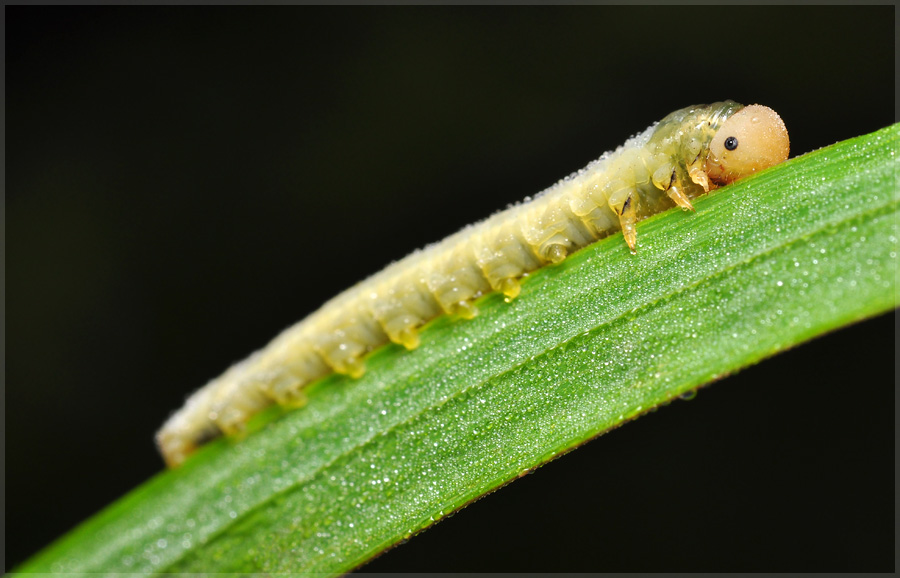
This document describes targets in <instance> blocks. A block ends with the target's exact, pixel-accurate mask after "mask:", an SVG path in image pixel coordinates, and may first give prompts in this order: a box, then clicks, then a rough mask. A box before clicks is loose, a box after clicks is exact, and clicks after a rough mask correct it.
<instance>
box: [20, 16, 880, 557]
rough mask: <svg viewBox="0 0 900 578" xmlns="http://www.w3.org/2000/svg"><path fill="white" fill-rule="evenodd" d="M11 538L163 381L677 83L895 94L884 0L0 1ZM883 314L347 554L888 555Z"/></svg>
mask: <svg viewBox="0 0 900 578" xmlns="http://www.w3.org/2000/svg"><path fill="white" fill-rule="evenodd" d="M5 17H6V81H7V84H6V122H7V125H6V145H7V154H6V170H7V172H6V186H7V189H6V190H7V198H6V210H7V217H6V226H7V230H6V234H7V237H6V238H7V240H8V246H7V251H6V256H7V265H8V272H9V275H8V279H7V285H6V287H7V290H8V294H7V299H6V304H7V313H8V318H7V320H6V330H7V338H8V341H7V347H6V353H7V365H6V378H7V381H6V384H7V387H6V436H7V437H6V450H7V454H6V460H7V461H6V482H7V487H6V512H5V513H6V529H7V533H6V547H7V560H6V562H7V568H9V567H11V566H13V565H15V564H17V563H20V562H22V561H23V560H24V559H25V558H27V557H28V556H29V555H31V554H33V553H35V552H36V551H37V550H38V549H39V548H40V547H42V546H44V545H46V544H48V543H49V542H50V541H52V540H53V539H55V538H57V537H59V536H60V535H62V534H63V533H64V532H66V531H67V530H69V529H71V528H72V527H73V526H74V525H76V524H77V523H78V522H80V521H82V520H84V519H85V518H87V517H88V516H90V515H91V514H93V513H95V512H97V511H98V510H99V509H100V508H102V507H103V506H105V505H107V504H109V503H110V502H112V501H113V500H115V499H116V498H118V497H120V496H122V495H123V494H125V493H126V492H128V491H129V490H131V489H132V488H134V487H135V486H137V485H138V484H140V483H141V482H143V481H145V480H146V479H148V478H149V477H150V476H152V475H154V474H155V473H156V472H158V471H160V470H161V469H162V462H161V461H160V459H159V457H158V456H157V453H156V450H155V448H154V446H153V441H152V440H153V433H154V431H155V430H156V428H157V427H158V426H159V425H160V424H161V423H162V421H163V420H164V419H165V418H166V416H167V415H168V414H169V412H171V411H172V410H173V409H175V408H176V407H178V406H179V405H180V404H181V403H182V401H183V399H184V397H185V395H186V394H187V393H188V392H190V391H191V390H193V389H195V388H197V387H198V386H200V385H202V384H203V383H204V382H205V381H206V380H207V379H209V378H211V377H213V376H215V375H217V374H218V373H219V372H220V371H221V370H223V369H224V368H225V367H226V366H227V365H229V364H230V363H231V362H232V361H235V360H236V359H239V358H241V357H243V356H245V355H246V354H248V353H250V352H251V351H252V350H254V349H256V348H257V347H259V346H261V345H262V344H264V343H265V342H267V341H268V339H269V338H271V337H273V336H274V335H275V334H276V333H277V332H278V331H280V330H281V329H282V328H284V327H285V326H287V325H288V324H290V323H292V322H294V321H296V320H298V319H300V318H302V317H303V316H305V315H306V314H308V313H309V312H311V311H312V310H314V309H315V308H316V307H317V306H318V305H320V304H321V303H322V302H323V301H324V300H326V299H327V298H329V297H331V296H332V295H334V294H335V293H337V292H338V291H340V290H342V289H344V288H346V287H347V286H349V285H350V284H352V283H353V282H355V281H358V280H360V279H361V278H363V277H364V276H366V275H368V274H370V273H372V272H375V271H377V270H379V269H380V268H381V267H382V266H384V265H385V264H387V263H388V262H389V261H391V260H393V259H396V258H399V257H402V256H403V255H404V254H406V253H408V252H409V251H411V250H412V249H414V248H416V247H418V246H422V245H424V244H426V243H428V242H431V241H436V240H438V239H440V238H442V237H444V236H445V235H447V234H449V233H452V232H454V231H455V230H457V229H458V228H460V227H461V226H463V225H465V224H467V223H470V222H473V221H475V220H478V219H480V218H483V217H485V216H487V215H489V214H490V213H492V212H493V211H495V210H498V209H501V208H503V207H504V206H505V205H506V204H507V203H510V202H513V201H516V200H518V199H520V198H522V197H523V196H525V195H528V194H532V193H535V192H537V191H539V190H541V189H543V188H545V187H546V186H548V185H550V184H552V183H553V182H555V181H556V180H557V179H559V178H560V177H562V176H564V175H566V174H568V173H570V172H572V171H574V170H576V169H578V168H580V167H582V166H584V165H585V164H587V162H588V161H590V160H592V159H594V158H596V157H597V156H599V155H600V154H601V153H602V152H603V151H605V150H607V149H611V148H614V147H615V146H617V145H618V144H620V143H621V142H623V141H624V140H625V139H626V138H627V137H628V136H630V135H631V134H633V133H635V132H638V131H640V130H642V129H644V128H645V127H646V126H647V125H649V124H650V123H651V122H652V121H654V120H657V119H659V118H661V117H663V116H664V115H665V114H667V113H668V112H670V111H672V110H674V109H676V108H681V107H684V106H687V105H690V104H694V103H706V102H710V101H716V100H722V99H725V98H732V99H735V100H738V101H739V102H744V103H754V102H760V103H763V104H767V105H769V106H772V107H773V108H775V109H776V110H777V111H779V112H780V113H781V115H782V116H783V118H784V119H785V122H786V123H787V126H788V129H789V130H790V132H791V140H792V154H794V155H797V154H801V153H804V152H808V151H810V150H813V149H816V148H819V147H822V146H826V145H829V144H831V143H834V142H835V141H838V140H842V139H846V138H849V137H852V136H856V135H860V134H864V133H868V132H871V131H874V130H876V129H879V128H881V127H884V126H886V125H888V124H891V123H892V122H894V119H895V112H894V103H895V100H894V98H895V97H894V74H895V73H894V42H895V39H894V25H895V23H894V8H893V7H892V6H882V7H866V8H850V7H847V8H822V7H816V8H800V7H793V8H750V7H741V8H734V9H719V8H712V7H702V6H694V7H673V8H661V7H647V8H628V9H620V8H606V7H581V8H564V9H563V8H555V9H550V8H515V9H512V8H492V9H483V10H473V9H455V8H441V9H423V8H342V9H331V10H321V9H310V8H280V9H250V8H222V9H202V8H182V9H164V8H80V9H70V8H38V7H32V8H22V7H6V9H5ZM894 354H895V350H894V333H893V317H892V316H890V315H888V316H884V317H882V318H879V319H875V320H870V321H867V322H864V323H860V324H857V325H855V326H853V327H851V328H848V329H844V330H841V331H839V332H836V333H833V334H831V335H828V336H826V337H824V338H822V339H819V340H816V341H815V342H813V343H810V344H807V345H804V346H802V347H799V348H797V349H795V350H793V351H790V352H788V353H786V354H783V355H780V356H778V357H776V358H774V359H771V360H769V361H767V362H765V363H763V364H761V365H759V366H757V367H753V368H750V369H748V370H746V371H744V372H742V373H740V374H738V375H736V376H733V377H731V378H728V379H726V380H724V381H722V382H720V383H718V384H716V385H714V386H712V387H711V388H707V389H704V390H703V391H701V392H700V394H699V396H698V397H697V398H696V399H695V400H694V401H691V402H681V403H676V404H673V405H672V406H670V407H667V408H665V409H663V410H661V411H659V412H656V413H654V414H652V415H650V416H648V417H645V418H642V419H640V420H638V421H637V422H636V423H634V424H629V425H627V426H625V427H623V428H621V429H619V430H616V431H614V432H612V433H610V434H609V435H606V436H604V437H603V438H601V439H600V440H598V441H594V442H592V443H590V444H588V445H587V446H585V447H583V448H581V449H579V450H578V451H575V452H574V453H572V454H569V455H567V456H565V457H563V458H561V459H559V460H557V461H555V462H553V463H551V464H550V465H548V466H546V467H544V468H541V469H540V470H538V471H537V472H536V473H535V474H534V475H531V476H527V477H526V478H524V479H522V480H519V481H516V482H515V483H514V484H512V485H511V486H509V487H507V488H505V489H503V490H502V491H500V492H498V493H496V494H493V495H491V496H489V497H487V498H485V499H483V500H481V501H479V502H477V503H476V504H474V505H471V506H469V507H468V508H466V509H465V510H463V511H462V512H460V513H458V514H457V515H456V516H454V517H452V518H450V519H448V520H446V521H443V522H441V523H440V524H438V525H437V526H435V527H434V528H432V529H430V530H428V531H427V532H425V533H424V534H422V535H421V536H418V537H416V538H414V539H413V540H411V541H410V542H409V543H408V544H405V545H403V546H400V547H398V548H396V549H394V550H393V551H390V552H388V553H387V554H385V555H384V556H382V557H381V558H379V559H377V560H376V561H374V562H373V563H371V564H369V565H368V566H366V567H365V570H367V571H385V572H387V571H400V570H416V571H501V570H502V571H587V570H605V571H615V570H642V571H653V570H670V571H676V570H682V571H727V570H733V571H739V570H755V571H767V570H771V571H775V570H778V571H804V570H805V571H824V570H842V571H854V570H856V571H863V570H880V571H891V570H893V568H894V467H893V455H894V435H893V434H894V417H893V416H894V409H893V401H894V393H893V385H892V384H893V379H892V378H893V360H894Z"/></svg>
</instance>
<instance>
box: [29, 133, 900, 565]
mask: <svg viewBox="0 0 900 578" xmlns="http://www.w3.org/2000/svg"><path fill="white" fill-rule="evenodd" d="M898 136H900V125H894V126H891V127H888V128H886V129H883V130H881V131H878V132H876V133H873V134H871V135H866V136H863V137H859V138H856V139H852V140H849V141H845V142H842V143H838V144H836V145H834V146H832V147H828V148H825V149H822V150H819V151H816V152H813V153H810V154H808V155H804V156H803V157H800V158H797V159H793V160H791V161H789V162H787V163H785V164H783V165H780V166H778V167H775V168H774V169H772V170H770V171H766V172H764V173H762V174H760V175H757V176H755V177H753V178H750V179H746V180H745V181H742V182H741V183H739V184H737V185H735V186H732V187H728V188H727V189H723V190H721V191H719V192H717V193H716V194H714V195H710V196H708V197H705V198H703V199H700V200H699V201H698V202H697V203H696V207H697V212H696V214H688V213H682V212H680V211H669V212H667V213H665V214H662V215H659V216H657V217H654V218H652V219H650V220H648V221H645V222H643V223H641V224H640V226H639V235H638V243H639V247H638V254H637V255H631V254H629V252H628V250H627V248H626V246H625V244H624V243H623V242H622V239H621V237H620V236H618V235H616V236H614V237H612V238H609V239H606V240H604V241H601V242H599V243H597V244H595V245H592V246H591V247H588V248H586V249H585V250H583V251H581V252H579V253H577V254H576V255H574V256H572V257H571V258H570V259H567V260H566V261H565V262H564V263H562V264H561V265H559V266H555V267H547V268H545V269H542V270H541V271H539V272H537V273H536V274H535V275H533V276H531V277H530V278H529V279H528V280H527V281H526V282H525V283H524V284H523V291H522V294H521V295H520V297H519V298H518V299H517V300H515V301H514V302H513V303H511V304H507V303H504V302H503V300H502V298H500V297H499V296H497V295H492V296H489V297H487V298H486V299H484V300H482V302H481V303H479V308H480V310H481V315H480V316H479V317H477V318H476V319H474V320H472V321H455V320H450V319H447V318H441V319H438V320H436V321H435V322H433V323H432V324H430V326H429V327H427V328H426V330H425V331H424V332H423V333H422V346H421V347H420V348H419V349H418V350H416V351H415V352H411V353H407V352H405V351H403V350H402V349H401V348H399V347H396V346H388V347H385V348H382V349H380V350H378V351H376V352H375V353H374V354H373V355H372V356H370V358H369V360H368V367H369V372H368V373H367V374H366V376H365V377H363V378H362V379H359V380H351V379H347V378H343V377H339V376H332V377H330V378H328V379H325V380H323V381H322V382H320V383H318V384H316V385H315V386H314V387H313V388H311V392H310V403H309V405H308V406H307V407H306V408H304V409H302V410H299V411H294V412H287V413H284V414H282V413H281V412H280V411H279V410H273V411H270V412H268V413H267V414H265V415H263V416H261V417H260V418H259V419H258V420H256V421H255V422H254V424H253V428H254V429H256V430H258V431H255V432H254V433H252V434H251V435H249V436H248V437H247V438H246V439H244V440H242V441H240V442H238V443H235V442H233V441H229V440H222V441H219V442H217V443H214V444H211V445H210V446H209V447H207V448H205V449H204V450H203V451H201V452H200V453H198V455H197V456H195V457H194V458H193V459H191V460H189V461H188V463H186V464H185V466H183V467H182V468H179V469H178V470H175V471H168V472H164V473H162V474H160V475H159V476H157V477H156V478H154V479H152V480H150V481H149V482H148V483H146V484H145V485H143V486H142V487H140V488H138V489H136V490H135V491H134V492H132V493H131V494H129V495H128V496H126V497H125V498H123V499H122V500H120V501H119V502H117V503H115V504H113V505H112V506H110V507H109V508H107V509H106V510H105V511H103V512H101V513H100V514H98V515H97V516H96V517H94V518H93V519H91V520H89V521H87V522H85V523H84V524H83V525H82V526H80V527H79V528H77V529H76V530H75V531H73V532H72V533H70V534H69V535H67V536H66V537H64V538H62V539H61V540H60V541H58V542H57V543H55V544H53V545H51V546H50V547H48V548H47V549H46V550H44V551H43V552H41V553H39V554H38V555H37V556H35V557H34V558H33V559H32V560H30V561H29V562H27V563H26V564H25V565H23V566H22V567H21V568H19V569H17V570H18V571H23V572H26V571H29V572H58V571H66V572H101V573H103V572H325V573H341V572H345V571H348V570H350V569H352V568H354V567H356V566H357V565H359V564H361V563H363V562H365V561H366V560H368V559H369V558H371V557H372V556H374V555H376V554H377V553H379V552H381V551H382V550H384V549H385V548H387V547H389V546H391V545H393V544H395V543H397V542H399V541H402V540H404V539H406V538H408V537H410V536H411V535H413V534H415V533H416V532H418V531H420V530H422V529H423V528H426V527H427V526H429V525H430V524H432V523H433V522H434V521H435V520H438V519H440V518H441V517H442V516H445V515H447V514H449V513H451V512H453V511H455V510H457V509H459V508H460V507H462V506H463V505H465V504H467V503H468V502H470V501H472V500H474V499H477V498H478V497H479V496H481V495H483V494H485V493H486V492H489V491H491V490H493V489H495V488H497V487H499V486H501V485H503V484H505V483H507V482H509V481H510V480H512V479H515V478H516V477H517V476H519V475H521V473H522V472H525V471H528V470H530V469H533V468H535V467H537V466H539V465H541V464H543V463H545V462H546V461H548V460H550V459H552V458H553V457H555V456H558V455H560V454H561V453H564V452H566V451H569V450H570V449H572V448H573V447H576V446H578V445H579V444H582V443H584V442H585V441H587V440H589V439H591V438H593V437H595V436H597V435H599V434H601V433H603V432H604V431H607V430H609V429H611V428H613V427H616V426H618V425H620V424H621V423H623V422H625V421H627V420H629V419H632V418H634V417H636V416H638V415H640V414H642V413H644V412H646V411H649V410H650V409H651V408H654V407H657V406H659V405H661V404H665V403H667V402H668V401H670V400H672V399H675V398H677V397H678V396H681V395H684V394H687V393H688V392H690V391H691V390H693V389H695V388H697V387H699V386H701V385H703V384H706V383H709V382H711V381H713V380H715V379H718V378H720V377H722V376H724V375H727V374H729V373H732V372H734V371H737V370H739V369H741V368H743V367H746V366H748V365H751V364H753V363H756V362H758V361H759V360H761V359H764V358H765V357H768V356H770V355H773V354H774V353H777V352H779V351H782V350H784V349H787V348H789V347H792V346H794V345H797V344H799V343H802V342H803V341H806V340H808V339H811V338H812V337H815V336H817V335H820V334H822V333H824V332H827V331H830V330H833V329H835V328H838V327H840V326H842V325H845V324H848V323H852V322H854V321H856V320H859V319H863V318H866V317H871V316H874V315H877V314H879V313H883V312H885V311H888V310H890V309H892V308H894V307H895V306H896V282H895V279H896V270H897V250H898V247H897V244H898V243H897V239H898V236H900V235H898V233H900V231H898V181H897V172H896V156H897V148H898V147H897V144H898Z"/></svg>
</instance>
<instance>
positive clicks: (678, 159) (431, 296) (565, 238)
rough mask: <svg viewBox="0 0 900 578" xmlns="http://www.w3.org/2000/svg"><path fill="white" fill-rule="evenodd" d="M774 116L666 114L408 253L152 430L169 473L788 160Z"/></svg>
mask: <svg viewBox="0 0 900 578" xmlns="http://www.w3.org/2000/svg"><path fill="white" fill-rule="evenodd" d="M788 150H789V142H788V134H787V130H786V129H785V126H784V123H783V122H782V120H781V118H780V117H779V116H778V114H777V113H775V111H773V110H772V109H770V108H767V107H765V106H760V105H751V106H746V107H745V106H743V105H741V104H737V103H735V102H733V101H725V102H718V103H715V104H711V105H708V106H699V105H698V106H691V107H688V108H684V109H681V110H678V111H675V112H673V113H672V114H670V115H668V116H667V117H665V118H664V119H662V120H661V121H660V122H658V123H656V124H653V125H652V126H650V127H649V128H647V130H645V131H644V132H642V133H640V134H638V135H636V136H634V137H632V138H631V139H629V140H628V141H627V142H626V143H625V144H624V145H622V146H620V147H619V148H618V149H616V150H615V151H614V152H611V153H606V154H604V155H603V156H602V157H600V158H599V159H598V160H596V161H594V162H592V163H590V164H589V165H588V166H587V167H585V168H584V169H582V170H581V171H579V172H577V173H575V174H573V175H571V176H569V177H568V178H566V179H563V180H562V181H560V182H558V183H556V184H555V185H553V186H551V187H550V188H548V189H546V190H545V191H543V192H542V193H540V194H539V195H537V196H536V197H534V198H533V199H532V200H530V201H528V202H524V203H522V204H519V205H516V206H513V207H510V208H509V209H506V210H505V211H502V212H499V213H497V214H495V215H493V216H492V217H490V218H488V219H486V220H484V221H482V222H480V223H477V224H475V225H472V226H470V227H466V228H465V229H463V230H462V231H460V232H458V233H456V234H454V235H451V236H449V237H447V238H446V239H444V240H443V241H440V242H439V243H435V244H433V245H430V246H428V247H426V248H425V249H422V250H419V251H416V252H414V253H412V254H411V255H409V256H407V257H406V258H404V259H401V260H400V261H397V262H396V263H393V264H392V265H390V266H388V267H387V268H385V269H384V270H383V271H381V272H379V273H376V274H375V275H372V276H371V277H369V278H368V279H366V280H364V281H362V282H361V283H358V284H357V285H355V286H353V287H351V288H350V289H348V290H346V291H344V292H343V293H341V294H340V295H338V296H337V297H335V298H333V299H332V300H330V301H328V302H327V303H325V304H324V305H323V306H322V307H321V308H320V309H319V310H318V311H316V312H315V313H312V314H311V315H309V316H308V317H307V318H306V319H304V320H302V321H300V322H299V323H297V324H295V325H293V326H292V327H289V328H288V329H286V330H284V331H283V332H282V333H281V334H280V335H278V336H277V337H276V338H275V339H274V340H272V342H271V343H269V344H268V345H267V346H266V347H264V348H263V349H261V350H259V351H257V352H256V353H254V354H253V355H251V356H250V357H248V358H247V359H245V360H243V361H241V362H239V363H237V364H235V365H233V366H232V367H231V368H229V369H228V370H227V371H226V372H225V373H224V374H222V375H221V376H220V377H218V378H216V379H214V380H212V381H210V382H209V383H208V384H206V385H205V386H204V387H202V388H201V389H199V390H198V391H196V392H195V393H194V394H193V395H191V396H190V397H189V398H188V400H187V402H186V404H185V405H184V407H183V408H181V409H180V410H178V411H177V412H176V413H175V414H174V415H172V417H171V418H169V420H168V421H167V422H166V423H165V424H164V425H163V427H162V429H160V431H159V432H158V433H157V437H156V439H157V443H158V444H159V448H160V451H161V452H162V455H163V457H164V458H165V460H166V463H167V464H168V465H170V466H176V465H178V464H180V463H181V462H182V461H184V459H185V458H186V457H187V456H188V455H189V454H190V453H191V452H192V451H194V450H195V449H196V448H197V447H199V446H200V445H202V444H203V443H205V442H207V441H209V440H211V439H213V438H216V437H218V436H220V435H221V434H222V433H225V434H230V433H234V432H238V431H240V430H241V429H242V428H243V427H244V424H245V423H246V422H247V420H248V419H250V417H252V416H253V415H255V414H256V413H258V412H259V411H260V410H262V409H264V408H266V407H267V406H269V405H271V404H273V403H278V404H281V405H285V406H299V405H302V404H303V403H304V401H305V394H304V392H303V388H304V386H306V385H307V384H309V383H310V382H312V381H314V380H317V379H319V378H321V377H324V376H325V375H327V374H329V373H331V372H335V371H336V372H339V373H343V374H347V375H350V376H354V377H358V376H360V375H362V374H363V372H364V371H365V367H364V365H363V360H362V358H363V355H365V354H366V353H367V352H368V351H370V350H372V349H373V348H376V347H378V346H380V345H383V344H385V343H388V342H389V341H393V342H394V343H399V344H402V345H403V346H404V347H406V348H407V349H415V348H416V347H417V346H418V344H419V338H418V333H417V332H418V328H419V327H420V326H422V325H423V324H424V323H426V322H427V321H429V320H431V319H433V318H435V317H437V316H439V315H441V314H444V313H449V314H452V315H457V316H459V317H463V318H472V317H474V316H475V315H476V314H477V312H478V311H477V309H476V307H475V305H474V303H473V302H474V300H475V299H477V298H478V297H480V296H482V295H484V294H486V293H489V292H491V291H499V292H502V293H503V294H504V295H505V296H506V298H507V299H508V300H510V299H514V298H515V297H516V295H518V293H519V279H520V278H521V277H522V276H523V275H525V274H527V273H529V272H531V271H534V270H536V269H539V268H540V267H543V266H544V265H547V264H551V263H558V262H560V261H562V260H563V259H565V258H566V256H567V255H569V254H571V253H572V252H573V251H577V250H578V249H581V248H582V247H584V246H586V245H589V244H591V243H593V242H594V241H596V240H598V239H600V238H602V237H607V236H609V235H612V234H614V233H616V232H618V231H619V230H621V231H622V233H623V235H624V238H625V241H626V242H627V243H628V246H629V248H630V249H631V251H632V253H633V252H634V251H635V241H636V234H637V231H636V228H635V223H637V221H639V220H641V219H644V218H646V217H648V216H650V215H653V214H655V213H658V212H660V211H663V210H665V209H667V208H670V207H672V206H673V205H677V206H679V207H681V208H682V209H687V210H693V206H692V205H691V199H692V198H694V197H697V196H699V195H701V194H703V193H706V192H709V190H710V189H714V188H716V187H717V186H721V185H725V184H728V183H731V182H733V181H735V180H737V179H740V178H741V177H744V176H747V175H749V174H751V173H754V172H756V171H759V170H762V169H765V168H767V167H770V166H772V165H775V164H777V163H780V162H782V161H784V160H786V159H787V157H788Z"/></svg>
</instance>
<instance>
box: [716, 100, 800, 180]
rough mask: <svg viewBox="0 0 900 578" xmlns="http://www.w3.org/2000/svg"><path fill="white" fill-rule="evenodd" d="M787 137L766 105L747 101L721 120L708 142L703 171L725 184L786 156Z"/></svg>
mask: <svg viewBox="0 0 900 578" xmlns="http://www.w3.org/2000/svg"><path fill="white" fill-rule="evenodd" d="M789 152H790V141H789V140H788V133H787V129H786V128H785V126H784V121H782V120H781V117H780V116H778V113H777V112H775V111H774V110H772V109H771V108H769V107H767V106H762V105H759V104H751V105H750V106H745V107H744V108H742V109H741V110H739V111H738V112H736V113H734V114H733V115H732V116H731V117H730V118H729V119H728V120H726V121H725V123H724V124H722V128H720V129H719V130H718V132H716V135H715V136H714V137H713V139H712V141H711V142H710V143H709V156H708V157H707V159H706V173H707V174H708V175H709V178H710V180H712V181H713V182H715V183H716V184H718V185H727V184H728V183H731V182H734V181H736V180H738V179H740V178H742V177H746V176H748V175H750V174H752V173H755V172H757V171H761V170H763V169H767V168H769V167H771V166H772V165H777V164H778V163H780V162H783V161H785V160H787V158H788V153H789Z"/></svg>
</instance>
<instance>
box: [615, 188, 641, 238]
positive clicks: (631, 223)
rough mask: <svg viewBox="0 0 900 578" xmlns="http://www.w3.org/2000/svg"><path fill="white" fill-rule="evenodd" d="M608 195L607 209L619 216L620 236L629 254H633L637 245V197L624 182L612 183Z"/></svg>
mask: <svg viewBox="0 0 900 578" xmlns="http://www.w3.org/2000/svg"><path fill="white" fill-rule="evenodd" d="M610 190H611V191H612V193H611V194H610V195H609V207H610V208H611V209H612V210H613V211H615V213H616V215H618V216H619V224H620V225H621V227H622V235H623V236H624V237H625V242H626V243H628V248H629V249H631V252H632V253H634V252H635V246H636V244H637V227H636V226H635V223H637V208H638V196H637V194H636V192H635V191H634V189H632V188H631V187H630V186H628V185H627V184H626V183H625V182H624V181H621V180H619V181H616V182H614V183H613V184H612V185H611V187H610Z"/></svg>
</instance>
